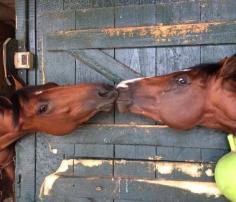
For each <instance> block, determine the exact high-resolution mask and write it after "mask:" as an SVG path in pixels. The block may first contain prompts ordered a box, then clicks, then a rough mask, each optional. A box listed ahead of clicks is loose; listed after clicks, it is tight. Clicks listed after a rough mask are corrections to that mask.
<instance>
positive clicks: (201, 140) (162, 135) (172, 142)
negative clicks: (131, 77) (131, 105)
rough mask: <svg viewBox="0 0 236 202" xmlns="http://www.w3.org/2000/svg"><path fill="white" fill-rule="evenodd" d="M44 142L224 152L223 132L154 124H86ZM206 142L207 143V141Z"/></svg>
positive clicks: (224, 139) (226, 147) (225, 140)
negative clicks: (69, 133) (151, 146)
mask: <svg viewBox="0 0 236 202" xmlns="http://www.w3.org/2000/svg"><path fill="white" fill-rule="evenodd" d="M47 139H48V141H51V142H60V141H63V142H64V143H73V144H121V145H122V144H131V145H132V144H140V145H155V146H166V147H183V148H189V147H190V148H206V149H223V150H227V149H228V143H227V138H226V135H224V133H219V132H218V131H216V130H211V129H204V128H194V129H193V130H188V131H181V132H180V131H176V130H173V129H170V128H168V127H160V126H155V125H153V126H152V125H135V126H131V125H125V124H120V125H118V124H115V125H113V124H106V125H105V124H97V125H96V124H89V125H87V126H82V127H81V128H79V129H78V130H76V131H75V132H73V133H71V135H68V136H65V137H52V136H48V137H47ZM209 140H210V141H209Z"/></svg>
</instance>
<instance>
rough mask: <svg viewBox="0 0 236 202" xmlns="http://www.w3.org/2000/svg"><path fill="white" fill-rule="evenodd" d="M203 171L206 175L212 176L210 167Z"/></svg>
mask: <svg viewBox="0 0 236 202" xmlns="http://www.w3.org/2000/svg"><path fill="white" fill-rule="evenodd" d="M205 173H206V175H207V176H208V177H212V176H214V172H213V170H212V169H207V170H206V171H205Z"/></svg>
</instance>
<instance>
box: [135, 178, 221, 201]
mask: <svg viewBox="0 0 236 202" xmlns="http://www.w3.org/2000/svg"><path fill="white" fill-rule="evenodd" d="M137 181H138V182H145V183H149V184H156V185H164V186H168V187H174V188H178V189H183V190H186V191H190V192H192V193H195V194H205V195H207V196H214V197H216V198H218V197H219V196H220V195H221V193H220V191H219V189H218V188H217V187H216V184H215V183H213V182H189V181H173V180H142V179H139V180H137Z"/></svg>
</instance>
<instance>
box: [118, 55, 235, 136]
mask: <svg viewBox="0 0 236 202" xmlns="http://www.w3.org/2000/svg"><path fill="white" fill-rule="evenodd" d="M117 90H118V92H119V97H118V99H117V101H116V104H117V107H118V110H119V111H120V112H132V113H136V114H141V115H144V116H147V117H149V118H152V119H154V120H156V121H159V122H162V123H164V124H166V125H168V126H170V127H172V128H176V129H190V128H193V127H194V126H205V127H208V128H215V129H219V130H223V131H227V132H234V133H235V132H236V108H235V105H236V54H235V55H233V56H231V57H226V58H224V59H222V60H220V61H219V62H217V63H212V64H200V65H197V66H194V67H191V68H188V69H184V70H182V71H179V72H174V73H171V74H168V75H164V76H156V77H147V78H139V79H133V80H127V81H122V82H121V83H119V84H118V85H117Z"/></svg>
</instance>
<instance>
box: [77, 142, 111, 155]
mask: <svg viewBox="0 0 236 202" xmlns="http://www.w3.org/2000/svg"><path fill="white" fill-rule="evenodd" d="M113 154H114V150H113V145H111V144H75V156H79V157H97V158H98V157H99V158H102V157H103V158H112V157H113Z"/></svg>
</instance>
